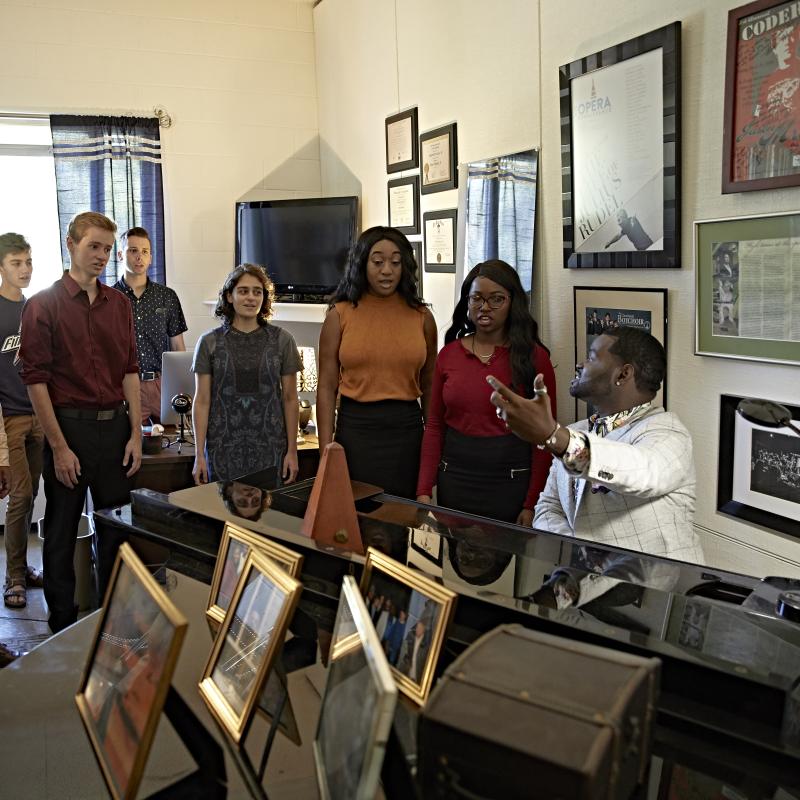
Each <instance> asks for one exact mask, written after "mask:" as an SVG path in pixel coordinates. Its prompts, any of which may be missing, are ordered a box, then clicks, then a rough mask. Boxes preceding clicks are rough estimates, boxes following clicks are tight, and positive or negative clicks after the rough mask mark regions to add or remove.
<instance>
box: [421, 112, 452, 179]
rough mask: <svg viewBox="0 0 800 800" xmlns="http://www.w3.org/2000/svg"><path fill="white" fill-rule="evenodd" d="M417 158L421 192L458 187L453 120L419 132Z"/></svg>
mask: <svg viewBox="0 0 800 800" xmlns="http://www.w3.org/2000/svg"><path fill="white" fill-rule="evenodd" d="M419 160H420V163H421V167H420V179H421V192H422V194H433V193H434V192H445V191H447V190H448V189H457V188H458V142H457V126H456V123H455V122H451V123H450V124H448V125H443V126H441V127H439V128H435V129H434V130H430V131H425V133H422V134H420V137H419Z"/></svg>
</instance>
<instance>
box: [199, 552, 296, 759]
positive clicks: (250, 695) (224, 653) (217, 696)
mask: <svg viewBox="0 0 800 800" xmlns="http://www.w3.org/2000/svg"><path fill="white" fill-rule="evenodd" d="M301 588H302V587H301V584H300V583H299V582H298V581H296V580H295V579H294V578H292V577H291V576H289V575H287V574H286V572H284V571H283V570H282V569H281V568H280V567H279V566H278V565H277V564H276V563H275V562H274V561H273V560H272V559H271V558H269V557H268V556H266V555H264V554H263V553H260V552H257V551H256V550H250V553H249V554H248V556H247V560H246V561H245V563H244V567H243V568H242V574H241V576H240V577H239V582H238V583H237V585H236V591H235V592H234V595H233V598H232V599H231V604H230V606H229V608H228V611H227V613H226V614H225V619H224V620H223V622H222V624H221V625H220V629H219V632H218V633H217V637H216V639H215V640H214V645H213V647H212V648H211V655H210V656H209V659H208V663H207V664H206V667H205V669H204V670H203V676H202V678H201V680H200V684H199V685H200V694H201V695H202V697H203V699H204V700H205V702H206V704H207V705H208V707H209V709H210V710H211V712H212V713H213V714H214V716H215V717H216V718H217V720H218V721H219V723H220V724H221V725H222V727H223V728H224V730H225V731H226V733H227V734H228V735H229V736H230V738H231V739H232V740H233V741H234V742H235V743H236V744H238V743H239V742H240V741H241V740H242V738H243V737H244V735H245V733H246V731H247V728H248V726H249V724H250V721H251V719H252V716H253V711H254V709H255V706H256V704H257V703H258V701H259V698H260V697H261V693H262V689H263V687H264V685H265V682H266V679H267V675H268V674H269V671H270V669H271V668H272V663H273V661H274V659H275V656H276V654H277V653H278V651H279V650H280V648H281V646H282V645H283V640H284V637H285V635H286V628H287V626H288V624H289V621H290V620H291V618H292V614H293V613H294V609H295V606H296V605H297V601H298V600H299V598H300V591H301Z"/></svg>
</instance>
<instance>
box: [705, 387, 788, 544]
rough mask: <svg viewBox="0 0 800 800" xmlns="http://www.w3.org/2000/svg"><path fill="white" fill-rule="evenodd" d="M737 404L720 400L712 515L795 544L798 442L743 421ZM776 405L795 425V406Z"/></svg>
mask: <svg viewBox="0 0 800 800" xmlns="http://www.w3.org/2000/svg"><path fill="white" fill-rule="evenodd" d="M742 399H743V398H741V397H737V396H735V395H728V394H723V395H721V396H720V412H719V459H718V463H717V511H719V512H721V513H723V514H727V515H729V516H732V517H736V518H738V519H741V520H745V521H746V522H751V523H754V524H756V525H761V526H762V527H764V528H769V529H770V530H773V531H780V532H781V533H785V534H788V535H789V536H796V537H798V538H800V436H797V435H796V434H795V433H793V432H792V431H790V430H787V429H780V428H768V427H764V426H761V425H757V424H755V423H752V422H750V421H748V420H746V419H744V417H742V416H741V415H740V414H737V413H736V407H737V406H738V405H739V401H740V400H742ZM781 405H783V406H785V407H786V408H787V409H788V410H789V413H790V414H791V416H792V419H793V420H795V422H797V421H800V406H793V405H789V404H788V403H783V402H781Z"/></svg>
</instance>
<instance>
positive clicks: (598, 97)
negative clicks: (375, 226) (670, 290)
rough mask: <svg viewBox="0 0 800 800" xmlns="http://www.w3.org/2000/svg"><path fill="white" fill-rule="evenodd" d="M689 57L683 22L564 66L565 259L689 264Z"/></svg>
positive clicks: (570, 262)
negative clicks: (684, 235) (683, 174)
mask: <svg viewBox="0 0 800 800" xmlns="http://www.w3.org/2000/svg"><path fill="white" fill-rule="evenodd" d="M680 64H681V25H680V22H674V23H672V24H671V25H667V26H665V27H663V28H659V29H658V30H655V31H651V32H650V33H646V34H644V35H643V36H637V37H636V38H635V39H630V40H629V41H627V42H622V43H621V44H618V45H615V46H614V47H609V48H607V49H605V50H601V51H600V52H598V53H592V54H591V55H589V56H585V57H584V58H581V59H578V60H577V61H573V62H572V63H571V64H565V65H564V66H562V67H561V68H560V80H559V86H560V95H561V154H562V155H561V159H562V160H561V168H562V170H561V171H562V176H563V177H562V181H563V185H562V207H563V223H562V225H563V239H564V266H565V267H572V268H591V267H613V268H627V267H679V266H680V218H681V214H680V197H681V191H680V164H681V148H680V141H681V139H680V137H681V83H680ZM423 191H424V190H423Z"/></svg>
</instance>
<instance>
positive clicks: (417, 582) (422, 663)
mask: <svg viewBox="0 0 800 800" xmlns="http://www.w3.org/2000/svg"><path fill="white" fill-rule="evenodd" d="M361 594H362V595H363V597H364V603H365V604H366V606H367V609H368V613H369V616H370V619H371V620H372V624H373V625H374V626H375V632H376V633H377V635H378V640H379V642H380V643H381V646H382V647H383V649H384V652H385V653H386V657H387V659H388V661H389V666H390V668H391V670H392V676H393V677H394V679H395V682H396V683H397V688H398V689H400V691H401V692H403V693H404V694H406V695H407V696H408V697H410V698H411V699H412V700H413V701H414V702H415V703H418V704H419V705H425V701H426V700H427V699H428V694H429V693H430V690H431V685H432V684H433V674H434V671H435V669H436V663H437V661H438V660H439V653H440V652H441V649H442V644H443V643H444V636H445V632H446V631H447V626H448V625H449V624H450V620H451V619H452V617H453V611H454V609H455V604H456V597H457V595H456V593H455V592H452V591H450V589H445V588H444V586H441V585H439V584H438V583H436V582H435V581H433V580H431V579H430V578H427V577H425V576H424V575H423V574H422V573H420V572H417V571H416V570H413V569H409V568H408V567H406V566H405V565H403V564H401V563H399V562H398V561H395V560H394V559H392V558H389V557H388V556H386V555H384V554H383V553H381V552H379V551H378V550H375V549H374V548H372V547H370V548H369V549H368V550H367V562H366V564H365V565H364V574H363V576H362V578H361Z"/></svg>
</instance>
